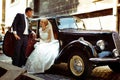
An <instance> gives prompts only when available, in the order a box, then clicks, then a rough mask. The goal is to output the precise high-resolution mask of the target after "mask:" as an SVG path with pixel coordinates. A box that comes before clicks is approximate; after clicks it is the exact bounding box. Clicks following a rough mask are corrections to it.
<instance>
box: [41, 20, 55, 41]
mask: <svg viewBox="0 0 120 80" xmlns="http://www.w3.org/2000/svg"><path fill="white" fill-rule="evenodd" d="M41 21H43V22H44V23H45V26H46V28H49V29H50V30H51V40H54V39H55V38H54V34H53V29H52V24H51V23H50V21H49V20H48V19H46V18H43V19H41Z"/></svg>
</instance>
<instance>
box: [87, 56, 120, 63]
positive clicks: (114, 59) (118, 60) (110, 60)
mask: <svg viewBox="0 0 120 80" xmlns="http://www.w3.org/2000/svg"><path fill="white" fill-rule="evenodd" d="M89 60H90V61H92V62H96V63H99V62H102V63H104V62H120V58H118V57H117V58H90V59H89Z"/></svg>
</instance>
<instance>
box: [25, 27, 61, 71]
mask: <svg viewBox="0 0 120 80" xmlns="http://www.w3.org/2000/svg"><path fill="white" fill-rule="evenodd" d="M48 29H50V28H47V29H46V30H45V31H42V29H40V30H39V31H40V37H41V39H40V42H37V43H36V44H35V45H34V47H35V49H34V50H33V52H32V53H31V55H30V56H29V57H28V59H27V62H26V65H25V69H26V70H27V71H28V72H29V73H44V71H45V70H48V69H49V68H50V67H51V66H52V65H53V64H54V61H55V59H56V57H57V55H58V51H59V42H58V40H55V39H54V37H53V32H52V37H51V41H50V42H48V40H47V38H48V33H47V31H48ZM51 31H52V28H51Z"/></svg>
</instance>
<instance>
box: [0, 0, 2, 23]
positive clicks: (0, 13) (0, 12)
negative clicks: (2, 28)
mask: <svg viewBox="0 0 120 80" xmlns="http://www.w3.org/2000/svg"><path fill="white" fill-rule="evenodd" d="M1 23H2V0H0V24H1Z"/></svg>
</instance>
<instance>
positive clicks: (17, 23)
mask: <svg viewBox="0 0 120 80" xmlns="http://www.w3.org/2000/svg"><path fill="white" fill-rule="evenodd" d="M12 27H13V31H16V32H17V34H18V35H19V36H22V35H23V33H24V30H25V27H26V24H25V16H24V14H21V13H18V14H17V15H16V16H15V18H14V21H13V23H12ZM28 32H29V33H30V32H31V30H30V29H28Z"/></svg>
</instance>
